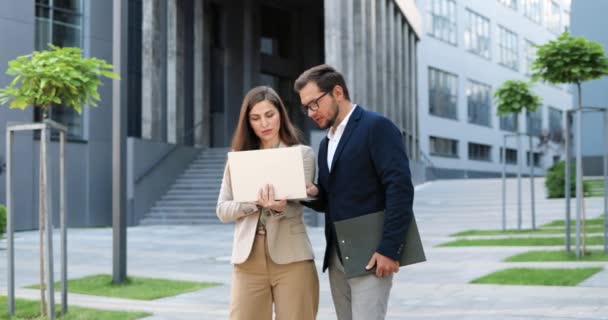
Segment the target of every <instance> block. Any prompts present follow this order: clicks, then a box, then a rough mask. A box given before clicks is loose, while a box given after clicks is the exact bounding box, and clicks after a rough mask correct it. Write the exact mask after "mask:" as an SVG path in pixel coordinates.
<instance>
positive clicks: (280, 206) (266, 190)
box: [256, 184, 287, 212]
mask: <svg viewBox="0 0 608 320" xmlns="http://www.w3.org/2000/svg"><path fill="white" fill-rule="evenodd" d="M256 205H258V206H260V207H262V208H266V209H270V210H272V211H274V212H283V211H285V209H286V208H287V200H285V199H283V200H275V199H274V186H273V185H271V184H267V185H265V186H264V187H262V188H261V189H260V192H259V193H258V201H257V202H256Z"/></svg>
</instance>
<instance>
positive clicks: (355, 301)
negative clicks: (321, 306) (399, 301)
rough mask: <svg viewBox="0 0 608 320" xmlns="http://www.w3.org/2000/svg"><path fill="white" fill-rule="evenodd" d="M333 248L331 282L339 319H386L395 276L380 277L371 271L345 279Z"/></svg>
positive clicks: (342, 268)
mask: <svg viewBox="0 0 608 320" xmlns="http://www.w3.org/2000/svg"><path fill="white" fill-rule="evenodd" d="M332 251H333V253H332V255H331V259H330V264H329V285H330V287H331V296H332V298H333V300H334V306H335V307H336V314H337V316H338V320H383V319H384V317H385V316H386V308H387V305H388V296H389V294H390V291H391V287H392V286H393V275H392V274H391V275H390V276H385V277H382V278H379V277H377V276H376V275H375V274H371V275H367V276H363V277H357V278H352V279H346V278H345V277H344V267H343V266H342V263H341V262H340V259H338V256H337V254H336V253H335V252H336V250H332ZM370 258H371V257H370Z"/></svg>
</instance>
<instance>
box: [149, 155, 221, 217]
mask: <svg viewBox="0 0 608 320" xmlns="http://www.w3.org/2000/svg"><path fill="white" fill-rule="evenodd" d="M228 151H229V149H227V148H211V149H205V150H203V151H202V152H201V154H199V156H198V157H197V158H196V159H195V160H194V161H193V162H192V163H191V164H190V165H189V166H188V168H187V169H186V170H185V171H184V172H183V173H182V174H181V175H180V176H179V177H178V178H177V180H175V182H174V183H173V185H172V186H171V188H169V191H167V193H166V194H165V195H164V196H163V197H162V198H161V199H160V200H159V201H157V202H156V204H155V205H154V207H152V209H150V212H149V213H148V214H147V215H146V217H145V218H144V219H143V220H142V221H141V223H140V224H141V225H190V224H219V223H220V221H219V220H218V218H217V216H216V215H215V206H216V203H217V197H218V195H219V191H220V184H221V183H222V176H223V174H224V166H225V164H226V153H227V152H228Z"/></svg>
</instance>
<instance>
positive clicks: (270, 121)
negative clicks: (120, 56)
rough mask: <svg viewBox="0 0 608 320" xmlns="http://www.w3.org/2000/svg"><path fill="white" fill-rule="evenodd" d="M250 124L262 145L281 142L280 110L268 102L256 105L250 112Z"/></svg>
mask: <svg viewBox="0 0 608 320" xmlns="http://www.w3.org/2000/svg"><path fill="white" fill-rule="evenodd" d="M249 124H250V125H251V128H253V132H255V135H256V136H258V138H259V139H260V142H261V143H262V145H264V144H266V145H267V146H268V144H276V143H278V142H279V129H280V128H281V116H280V115H279V110H278V109H277V108H276V107H275V106H274V105H273V104H272V103H270V102H269V101H268V100H264V101H260V102H258V103H256V104H255V105H254V106H253V107H252V108H251V110H250V111H249Z"/></svg>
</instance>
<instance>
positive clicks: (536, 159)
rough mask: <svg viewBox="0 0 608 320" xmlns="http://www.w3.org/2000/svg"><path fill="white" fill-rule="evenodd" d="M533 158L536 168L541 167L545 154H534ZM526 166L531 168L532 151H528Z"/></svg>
mask: <svg viewBox="0 0 608 320" xmlns="http://www.w3.org/2000/svg"><path fill="white" fill-rule="evenodd" d="M532 157H533V158H534V166H535V167H539V168H540V167H541V164H542V159H543V154H542V153H541V152H533V153H532ZM526 165H527V166H528V167H529V166H530V151H526Z"/></svg>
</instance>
